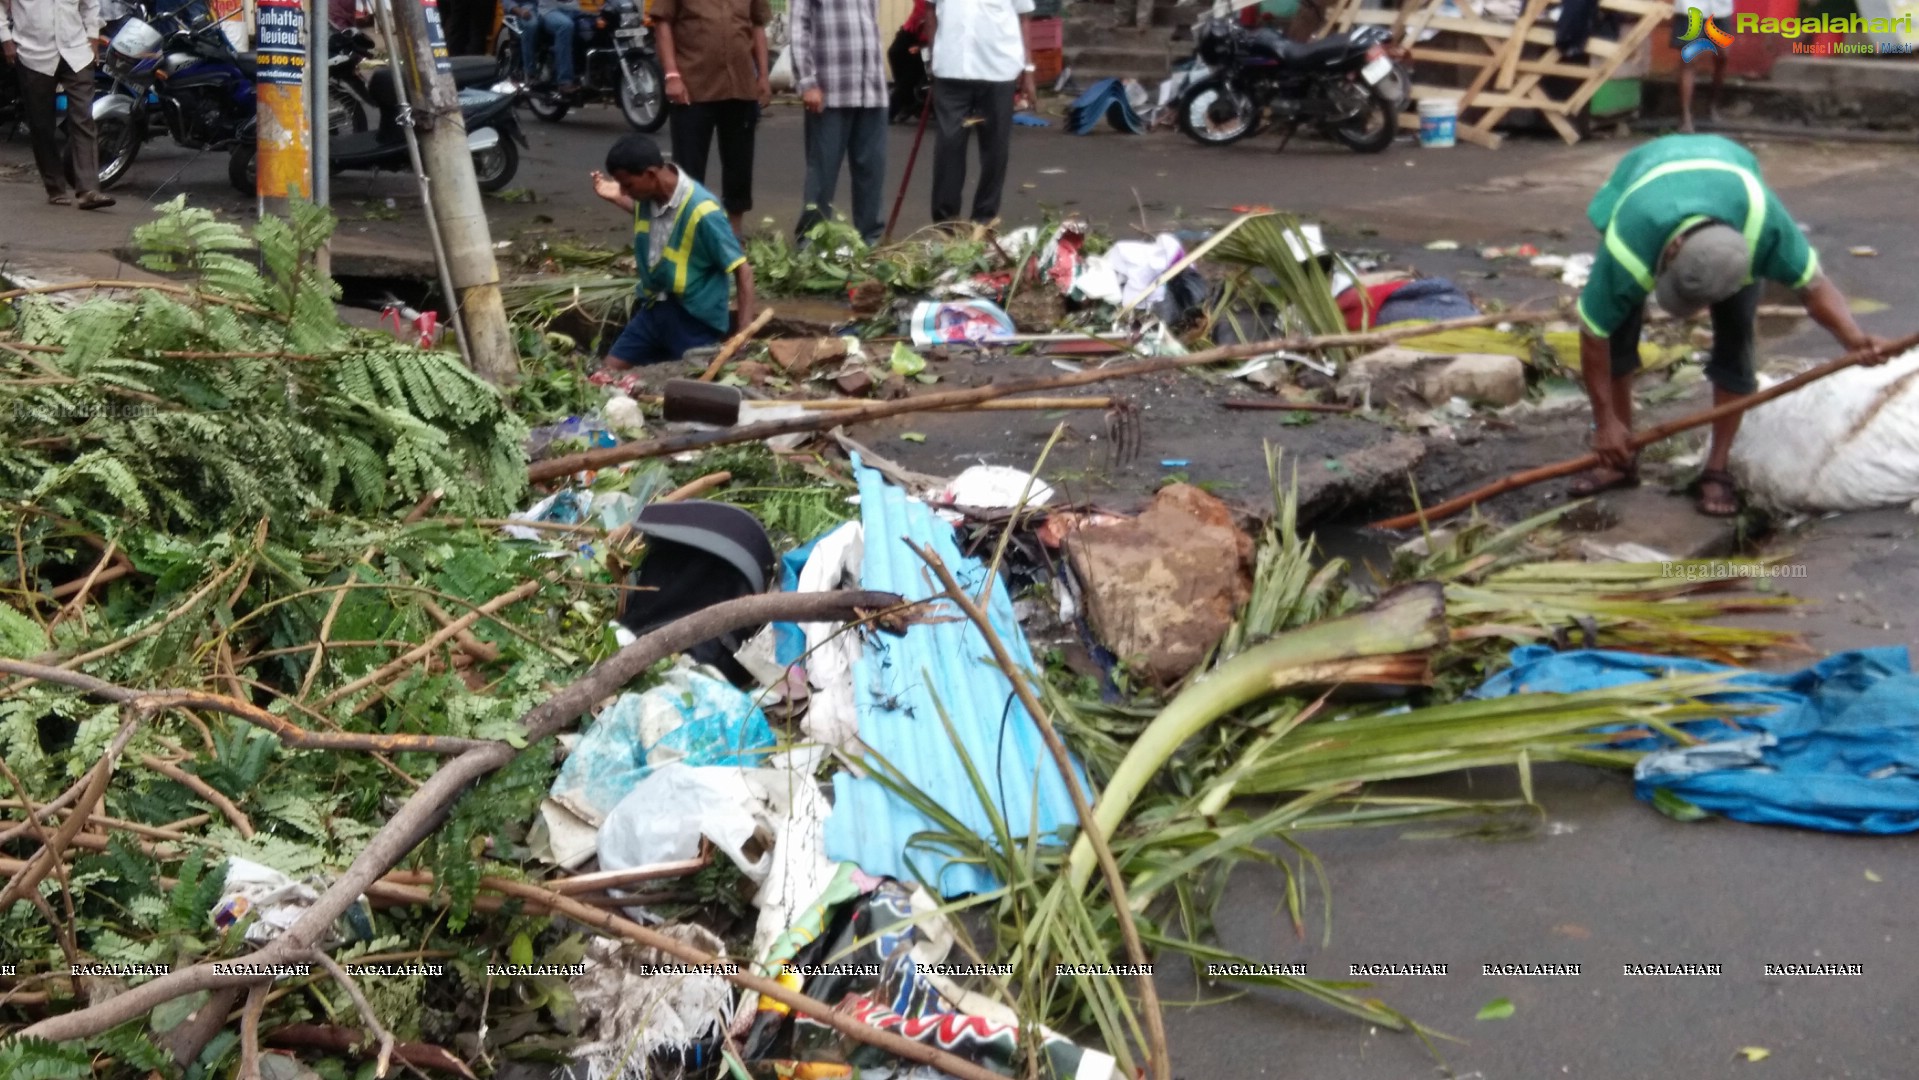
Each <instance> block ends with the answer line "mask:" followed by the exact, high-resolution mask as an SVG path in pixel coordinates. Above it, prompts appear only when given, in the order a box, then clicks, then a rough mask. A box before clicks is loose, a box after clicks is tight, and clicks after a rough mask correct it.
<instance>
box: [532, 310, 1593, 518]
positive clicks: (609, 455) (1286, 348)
mask: <svg viewBox="0 0 1919 1080" xmlns="http://www.w3.org/2000/svg"><path fill="white" fill-rule="evenodd" d="M1556 314H1557V312H1540V313H1527V312H1517V311H1508V312H1501V313H1498V314H1494V315H1474V316H1471V317H1468V318H1464V319H1447V320H1445V321H1443V322H1433V323H1414V324H1409V325H1406V326H1394V327H1392V328H1390V329H1386V330H1375V331H1372V332H1369V333H1361V334H1328V335H1324V336H1321V337H1296V338H1276V339H1274V340H1271V341H1253V342H1246V343H1244V344H1240V345H1225V346H1222V347H1220V348H1217V349H1207V350H1206V351H1204V352H1196V353H1190V354H1188V355H1185V356H1153V357H1147V358H1146V359H1143V360H1134V361H1132V362H1131V363H1126V364H1115V365H1114V366H1112V367H1106V368H1092V369H1089V370H1086V371H1076V372H1073V373H1071V374H1068V375H1052V376H1046V375H1029V376H1026V377H1024V378H1017V379H1007V380H1005V381H1004V382H996V383H990V384H988V385H986V386H978V387H974V388H972V389H970V390H949V391H947V392H945V393H942V394H923V395H920V396H918V397H909V398H902V399H900V400H898V401H880V402H874V403H872V404H870V405H867V406H865V407H863V408H858V409H821V410H818V413H819V415H816V416H801V417H795V418H794V419H791V420H769V421H766V422H764V423H759V424H742V425H740V426H739V427H731V428H722V429H721V430H719V431H700V432H693V433H690V434H685V435H668V436H663V437H661V438H657V439H644V440H641V441H638V442H629V443H621V444H620V445H618V446H609V447H606V448H605V449H602V450H588V451H586V452H584V453H579V454H568V455H567V456H565V457H557V458H552V459H549V460H547V461H541V462H537V463H535V464H534V465H533V466H531V467H530V468H528V469H527V478H528V479H529V480H531V481H532V482H534V483H536V484H537V483H541V482H543V481H547V480H557V479H559V478H560V477H562V476H571V475H573V474H574V473H577V472H583V471H585V470H588V469H604V468H606V467H608V466H610V465H618V464H621V463H623V462H628V461H640V460H643V459H646V458H652V457H663V456H665V455H667V454H677V453H681V452H682V451H686V450H702V449H705V448H707V447H709V446H726V445H729V444H732V443H742V442H756V441H758V440H760V439H770V438H773V437H774V436H776V435H792V434H795V433H798V432H806V431H823V430H825V429H827V428H831V427H837V426H840V425H842V424H845V425H852V424H863V423H867V422H869V421H872V420H882V419H885V418H886V417H889V416H900V415H903V414H906V413H915V412H927V411H930V410H934V409H952V408H956V407H960V406H967V405H976V404H978V403H980V402H983V401H992V400H994V399H996V398H1003V397H1010V396H1012V395H1014V394H1031V393H1039V392H1044V391H1052V390H1065V389H1068V388H1070V387H1074V386H1086V385H1089V384H1091V383H1099V382H1110V381H1112V380H1114V379H1126V378H1131V377H1133V376H1136V375H1155V374H1158V373H1159V372H1162V371H1174V370H1177V369H1179V368H1188V367H1202V366H1205V365H1207V364H1217V363H1221V362H1223V361H1227V360H1244V359H1247V358H1248V357H1253V356H1263V355H1265V354H1267V353H1274V352H1306V351H1317V350H1324V349H1340V348H1349V347H1352V346H1357V345H1385V344H1389V343H1391V342H1394V341H1399V340H1401V339H1403V338H1409V337H1423V336H1425V335H1427V334H1441V333H1445V332H1446V331H1449V330H1464V329H1468V328H1470V327H1475V326H1490V325H1493V324H1496V323H1502V322H1538V321H1541V320H1544V319H1550V318H1553V317H1554V316H1555V315H1556Z"/></svg>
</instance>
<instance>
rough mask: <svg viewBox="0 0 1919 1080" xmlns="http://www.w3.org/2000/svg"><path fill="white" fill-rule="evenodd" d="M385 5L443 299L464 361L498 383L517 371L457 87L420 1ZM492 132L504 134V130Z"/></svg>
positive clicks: (512, 377) (398, 0)
mask: <svg viewBox="0 0 1919 1080" xmlns="http://www.w3.org/2000/svg"><path fill="white" fill-rule="evenodd" d="M390 7H391V10H392V12H393V27H394V32H395V34H396V36H397V37H398V38H399V39H400V55H399V56H397V57H395V58H394V59H395V62H396V63H397V64H398V65H399V71H400V73H401V76H402V79H403V81H404V84H405V87H406V96H407V100H408V101H410V102H411V103H412V105H413V111H412V116H413V124H414V129H415V130H416V131H417V132H418V133H419V139H420V163H421V166H422V167H423V168H424V170H425V172H426V177H427V199H428V203H429V205H428V206H427V212H428V213H430V214H432V215H433V219H434V220H435V221H436V222H438V224H439V230H440V238H441V242H442V243H443V244H444V246H445V250H444V252H443V253H440V254H443V255H444V257H445V259H446V270H447V276H448V278H450V279H451V281H452V284H453V290H454V292H455V294H456V295H454V296H450V297H447V302H448V303H450V304H453V305H456V306H457V309H458V312H459V314H460V316H461V318H462V319H463V320H464V323H465V329H466V339H467V340H466V343H465V344H466V348H467V349H468V350H469V352H468V356H467V363H469V364H471V365H472V367H473V370H474V372H475V373H477V374H478V375H479V376H480V377H481V378H483V379H485V380H486V381H488V382H490V383H493V384H494V385H496V386H504V385H507V384H510V383H512V382H514V381H516V380H517V379H518V378H519V375H520V358H519V355H518V352H517V350H516V349H515V348H514V344H513V324H512V323H511V322H510V321H509V320H508V319H507V317H506V301H505V300H504V299H503V298H502V297H501V296H500V267H499V264H498V263H497V262H495V261H494V259H493V237H492V234H491V233H490V232H489V231H488V230H487V223H486V206H485V204H484V203H483V202H482V201H481V199H480V185H479V182H478V180H477V179H476V178H475V176H474V172H473V153H472V151H470V150H468V149H467V142H466V122H465V119H464V118H463V117H462V116H461V114H460V95H459V91H457V90H456V89H454V86H453V77H452V76H451V75H447V74H444V73H442V72H441V71H440V70H439V60H438V58H437V57H435V56H434V55H433V38H432V35H431V32H430V31H429V29H428V27H427V13H426V7H425V5H424V4H422V3H421V2H420V0H393V2H392V4H391V5H390ZM499 134H500V137H501V138H503V139H505V138H511V136H510V135H508V134H507V133H505V132H501V133H499Z"/></svg>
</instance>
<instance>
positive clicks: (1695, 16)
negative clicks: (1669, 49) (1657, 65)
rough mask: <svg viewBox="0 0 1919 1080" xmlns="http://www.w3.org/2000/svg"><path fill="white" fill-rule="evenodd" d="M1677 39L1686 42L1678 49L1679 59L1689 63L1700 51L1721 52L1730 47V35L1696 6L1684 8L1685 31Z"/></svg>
mask: <svg viewBox="0 0 1919 1080" xmlns="http://www.w3.org/2000/svg"><path fill="white" fill-rule="evenodd" d="M1702 35H1703V36H1702ZM1679 40H1681V41H1683V42H1685V43H1686V47H1685V48H1683V49H1681V50H1679V59H1681V60H1683V61H1685V62H1686V63H1689V64H1690V63H1692V58H1693V57H1695V56H1698V55H1699V54H1700V53H1704V52H1717V53H1723V52H1725V51H1726V50H1727V49H1730V48H1732V35H1731V34H1728V33H1726V32H1725V31H1724V30H1721V29H1719V27H1718V26H1717V25H1716V24H1714V23H1713V21H1712V17H1711V16H1709V15H1707V14H1706V13H1705V12H1703V11H1701V10H1699V9H1698V8H1687V9H1686V32H1685V33H1684V34H1681V35H1680V36H1679Z"/></svg>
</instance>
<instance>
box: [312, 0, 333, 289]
mask: <svg viewBox="0 0 1919 1080" xmlns="http://www.w3.org/2000/svg"><path fill="white" fill-rule="evenodd" d="M307 27H308V28H309V29H308V35H309V36H308V40H309V41H311V42H312V43H313V48H312V51H311V53H310V55H309V58H308V61H307V72H308V81H307V101H308V102H310V103H311V106H312V116H313V189H312V190H313V202H314V204H315V205H316V206H322V207H326V206H331V205H332V203H333V193H332V188H333V162H332V155H331V147H330V137H331V130H330V128H331V125H332V122H333V118H332V116H331V113H332V112H333V94H332V80H331V79H329V78H328V77H327V75H328V70H327V69H328V67H329V66H330V64H329V56H328V45H329V42H328V41H327V37H328V35H330V34H331V33H332V32H333V20H332V19H331V18H330V17H329V12H328V10H327V0H307ZM313 265H314V269H316V270H318V271H319V272H320V273H321V274H322V275H323V276H326V277H332V276H333V244H332V242H331V241H328V242H327V243H325V244H322V245H321V246H320V250H319V251H317V252H314V258H313Z"/></svg>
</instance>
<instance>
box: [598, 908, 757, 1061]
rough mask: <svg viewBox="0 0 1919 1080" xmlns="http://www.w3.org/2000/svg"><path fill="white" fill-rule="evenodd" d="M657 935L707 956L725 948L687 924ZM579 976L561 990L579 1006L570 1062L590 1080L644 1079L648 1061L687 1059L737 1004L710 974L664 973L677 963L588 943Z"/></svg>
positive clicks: (609, 942) (714, 1035) (729, 1019)
mask: <svg viewBox="0 0 1919 1080" xmlns="http://www.w3.org/2000/svg"><path fill="white" fill-rule="evenodd" d="M658 932H659V933H662V934H664V935H666V936H667V937H670V938H673V939H674V940H676V941H678V942H680V943H682V944H685V945H691V946H693V947H694V948H696V949H699V950H701V951H703V952H705V953H707V954H708V955H710V956H715V957H724V956H725V955H726V942H724V941H722V940H720V938H719V937H718V936H717V935H715V934H714V933H713V932H712V931H710V930H707V929H705V928H703V927H700V926H697V925H693V924H690V923H688V924H679V925H674V926H663V927H659V928H658ZM585 960H586V963H585V968H586V970H585V972H584V973H583V974H580V975H577V976H575V977H574V978H573V979H571V980H570V981H569V982H568V983H567V989H568V990H570V991H571V992H572V995H573V1000H574V1002H575V1003H576V1004H577V1005H578V1006H579V1010H580V1017H581V1020H582V1021H583V1026H584V1033H583V1034H584V1038H583V1039H582V1041H581V1043H580V1044H579V1045H578V1046H576V1047H574V1048H573V1057H574V1059H575V1060H577V1061H579V1062H581V1063H582V1064H583V1065H584V1066H585V1067H584V1069H583V1070H582V1071H583V1073H584V1075H587V1076H591V1077H594V1078H595V1080H646V1078H647V1077H648V1076H649V1075H657V1073H658V1070H657V1069H653V1070H652V1072H651V1073H649V1066H650V1065H652V1063H653V1061H654V1055H656V1054H663V1055H677V1056H680V1057H682V1058H684V1057H687V1056H689V1055H690V1053H691V1052H692V1051H694V1050H695V1049H697V1048H698V1047H700V1046H701V1045H703V1044H705V1043H708V1042H712V1041H716V1040H717V1039H718V1038H719V1037H721V1036H723V1035H724V1034H725V1033H726V1030H727V1029H728V1028H729V1027H730V1026H732V1023H733V1011H734V1008H735V1006H736V1004H737V1000H736V998H735V996H734V994H733V988H732V986H731V985H730V984H729V983H728V982H727V981H726V979H725V978H724V977H722V976H721V975H720V974H719V973H718V972H710V971H689V972H684V973H681V972H675V971H672V970H670V969H671V968H672V967H673V966H674V965H676V964H678V963H679V960H678V958H677V957H674V956H672V955H669V954H666V953H661V952H659V951H657V950H654V949H647V948H641V947H639V946H636V945H633V944H630V943H626V942H621V941H619V940H618V939H616V938H603V937H595V938H593V939H592V940H590V941H588V942H587V944H586V956H585Z"/></svg>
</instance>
